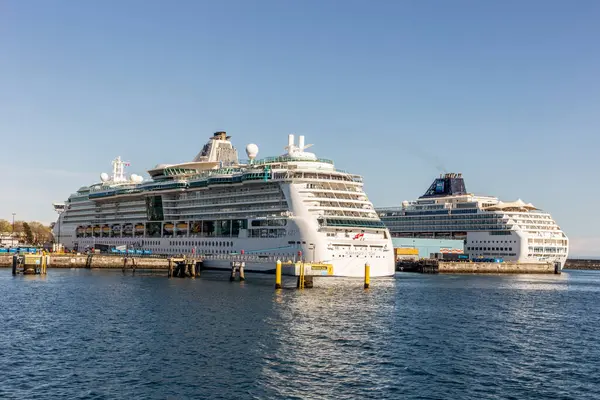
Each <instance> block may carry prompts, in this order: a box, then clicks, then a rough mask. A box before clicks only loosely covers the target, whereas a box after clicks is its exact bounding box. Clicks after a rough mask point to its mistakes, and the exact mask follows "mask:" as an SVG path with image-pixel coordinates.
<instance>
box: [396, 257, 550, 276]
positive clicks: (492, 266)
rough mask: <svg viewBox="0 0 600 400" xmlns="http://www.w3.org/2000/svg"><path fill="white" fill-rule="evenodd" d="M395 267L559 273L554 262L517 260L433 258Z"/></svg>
mask: <svg viewBox="0 0 600 400" xmlns="http://www.w3.org/2000/svg"><path fill="white" fill-rule="evenodd" d="M396 269H397V270H398V271H403V272H419V273H423V274H437V273H441V274H443V273H447V274H459V273H460V274H560V269H559V268H557V266H556V265H555V264H554V263H551V262H548V263H519V262H502V263H486V262H449V261H439V260H433V259H424V260H419V261H404V262H398V263H397V264H396Z"/></svg>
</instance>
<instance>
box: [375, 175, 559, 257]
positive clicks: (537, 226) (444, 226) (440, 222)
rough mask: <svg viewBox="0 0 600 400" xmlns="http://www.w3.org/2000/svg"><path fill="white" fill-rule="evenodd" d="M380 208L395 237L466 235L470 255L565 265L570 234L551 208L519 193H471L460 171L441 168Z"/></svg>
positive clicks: (457, 237)
mask: <svg viewBox="0 0 600 400" xmlns="http://www.w3.org/2000/svg"><path fill="white" fill-rule="evenodd" d="M377 212H378V213H379V216H380V218H381V220H382V221H383V222H384V223H385V224H386V226H387V227H388V228H389V229H390V232H391V234H392V237H419V238H428V237H430V238H453V239H463V240H464V241H465V246H464V248H465V252H466V253H468V254H469V255H470V256H471V258H502V259H504V260H506V261H521V262H538V261H539V262H560V263H561V266H564V263H565V261H566V259H567V256H568V253H569V240H568V238H567V236H566V235H565V233H564V232H563V231H562V230H561V229H560V227H559V226H558V225H557V224H556V222H555V221H554V219H552V216H551V215H550V214H549V213H547V212H544V211H542V210H539V209H538V208H536V207H535V206H533V205H532V204H531V203H525V202H523V201H522V200H521V199H518V200H516V201H511V202H503V201H500V200H499V199H498V198H497V197H493V196H479V195H475V194H472V193H468V192H467V190H466V186H465V182H464V178H463V177H462V174H457V173H448V174H443V175H441V176H440V177H439V178H437V179H435V180H434V181H433V183H432V184H431V186H430V187H429V188H428V189H427V191H426V192H425V194H424V195H423V196H421V197H419V198H418V199H417V200H416V201H411V202H409V201H403V202H402V205H401V207H387V208H377Z"/></svg>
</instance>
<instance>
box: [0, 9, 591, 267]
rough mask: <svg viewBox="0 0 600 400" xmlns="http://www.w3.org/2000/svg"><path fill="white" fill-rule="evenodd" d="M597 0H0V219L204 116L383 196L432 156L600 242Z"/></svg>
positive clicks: (209, 123)
mask: <svg viewBox="0 0 600 400" xmlns="http://www.w3.org/2000/svg"><path fill="white" fill-rule="evenodd" d="M598 21H600V2H598V1H583V0H581V1H566V0H565V1H542V0H539V1H495V2H492V1H478V0H477V1H475V0H473V1H443V0H438V1H427V0H419V1H391V0H390V1H366V0H364V1H342V0H340V1H324V0H320V1H308V0H302V1H295V2H293V1H285V0H277V1H257V2H252V1H166V0H163V1H147V0H144V1H134V0H126V1H107V0H102V1H59V0H57V1H45V0H40V1H28V0H23V1H20V0H19V1H17V0H12V1H11V0H4V1H2V2H0V137H1V139H2V141H1V143H2V147H1V148H2V150H3V151H2V158H1V161H0V167H1V168H2V177H3V182H2V187H3V189H2V195H1V196H0V218H5V219H10V218H11V213H12V212H16V213H17V219H26V220H41V221H43V222H50V221H53V220H55V214H54V212H53V210H52V206H51V203H52V202H53V201H63V200H66V198H67V197H68V196H69V194H70V193H71V192H73V191H74V190H76V189H77V188H78V187H80V186H82V185H87V184H89V183H90V182H92V181H97V180H98V175H99V173H100V172H103V171H108V170H109V169H110V161H111V160H112V159H113V158H114V157H115V156H117V155H121V156H122V157H124V158H125V159H127V160H129V161H131V163H132V166H131V167H130V168H129V171H130V172H136V173H144V172H145V170H146V169H148V168H150V167H152V166H154V165H155V164H157V163H161V162H178V161H186V160H189V159H191V158H192V157H194V155H195V154H196V153H197V152H198V150H199V149H200V148H201V146H202V145H203V144H204V143H205V142H206V140H207V138H208V137H209V136H210V135H211V134H212V132H214V131H216V130H226V131H227V132H228V133H230V134H231V135H232V136H233V141H234V143H235V144H236V145H237V147H238V149H239V150H240V153H243V148H244V146H245V145H246V144H247V143H250V142H254V143H257V144H258V145H259V147H260V154H259V156H270V155H276V154H279V153H282V152H283V146H285V144H286V140H287V134H288V133H296V134H304V135H306V140H307V142H308V143H314V144H315V146H314V147H313V150H314V152H315V153H317V154H318V155H319V156H322V157H327V158H332V159H334V160H335V161H336V165H337V166H338V167H339V168H344V169H348V170H351V171H353V172H356V173H359V174H362V175H363V176H364V177H365V181H366V190H367V193H368V195H369V197H370V199H371V200H372V201H373V202H374V203H375V205H378V206H384V205H385V206H388V205H397V204H399V203H400V202H401V201H402V200H405V199H414V198H416V197H418V196H419V195H420V194H422V193H423V192H424V191H425V190H426V189H427V187H428V185H429V184H430V182H431V181H432V179H433V178H434V177H435V176H436V175H437V174H438V173H439V172H440V169H445V170H447V171H452V172H462V173H463V174H464V175H465V176H466V183H467V189H468V190H469V191H472V192H475V193H481V194H494V195H498V196H499V197H501V198H502V199H504V200H514V199H516V198H519V197H520V198H522V199H523V200H524V201H526V202H532V203H534V204H535V205H537V206H538V207H540V208H542V209H545V210H548V211H550V212H551V213H552V215H553V217H555V219H556V220H557V221H558V223H559V224H560V226H561V227H562V228H563V229H564V230H565V231H566V232H567V234H568V235H569V237H570V238H571V239H572V253H573V254H583V255H588V254H590V255H594V254H596V255H598V254H600V231H599V228H598V226H600V217H599V212H598V211H597V210H596V208H597V205H598V201H597V199H598V198H600V185H598V184H597V183H598V176H597V175H598V172H599V171H600V169H599V167H598V161H597V159H598V148H599V147H600V146H599V145H600V143H599V142H600V139H599V138H598V129H599V127H600V80H599V79H598V73H599V71H600V44H599V42H598V40H599V38H600V23H599V22H598Z"/></svg>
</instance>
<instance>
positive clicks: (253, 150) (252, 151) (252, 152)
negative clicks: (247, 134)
mask: <svg viewBox="0 0 600 400" xmlns="http://www.w3.org/2000/svg"><path fill="white" fill-rule="evenodd" d="M246 154H247V155H248V158H249V159H251V160H254V159H255V158H256V155H257V154H258V146H257V145H255V144H254V143H250V144H249V145H248V146H246Z"/></svg>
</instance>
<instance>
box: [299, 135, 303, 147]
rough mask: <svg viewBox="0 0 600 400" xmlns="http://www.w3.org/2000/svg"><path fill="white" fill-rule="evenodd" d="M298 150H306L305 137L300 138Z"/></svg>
mask: <svg viewBox="0 0 600 400" xmlns="http://www.w3.org/2000/svg"><path fill="white" fill-rule="evenodd" d="M298 148H299V149H300V151H302V150H304V135H300V136H298Z"/></svg>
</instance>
